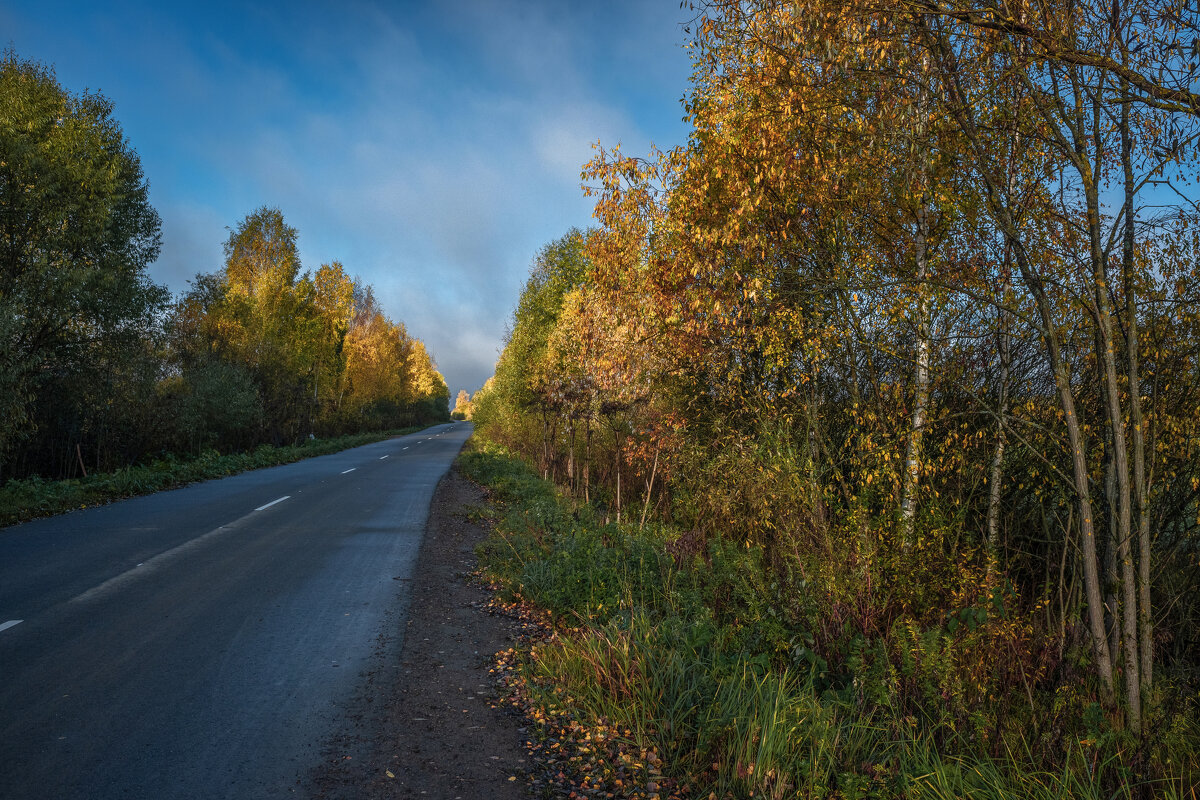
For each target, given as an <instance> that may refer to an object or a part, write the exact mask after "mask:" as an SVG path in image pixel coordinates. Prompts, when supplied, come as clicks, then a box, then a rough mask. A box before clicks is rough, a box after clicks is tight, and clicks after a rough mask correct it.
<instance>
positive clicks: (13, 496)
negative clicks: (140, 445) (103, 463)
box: [0, 427, 423, 525]
mask: <svg viewBox="0 0 1200 800" xmlns="http://www.w3.org/2000/svg"><path fill="white" fill-rule="evenodd" d="M419 430H423V428H421V427H414V428H404V429H402V430H394V431H384V432H379V433H362V434H354V435H351V436H338V437H334V438H329V439H309V440H306V441H303V442H301V443H300V444H296V445H287V446H284V447H271V446H269V445H262V446H261V447H258V448H256V449H254V450H250V451H247V452H245V453H231V454H229V455H221V454H220V453H218V452H216V451H215V450H209V451H206V452H204V453H201V454H200V455H199V456H198V457H196V458H188V459H183V458H177V457H175V456H167V457H166V458H163V459H159V460H156V461H153V462H151V463H149V464H145V465H135V466H132V467H127V468H125V469H121V470H117V471H116V472H105V473H96V474H94V475H89V476H88V477H86V478H81V479H70V480H62V481H47V480H43V479H41V478H36V477H35V478H24V479H21V480H11V481H8V482H7V483H5V484H4V485H3V486H0V525H11V524H14V523H17V522H23V521H25V520H29V519H34V518H36V517H45V516H50V515H52V514H61V513H63V512H66V511H72V510H74V509H79V508H87V507H88V506H94V505H101V504H103V503H110V502H112V501H114V500H119V499H122V498H126V497H136V496H138V495H143V494H152V493H154V492H160V491H162V490H164V489H173V488H176V487H179V486H184V485H187V484H189V483H195V482H196V481H205V480H211V479H213V478H224V477H227V476H229V475H236V474H237V473H239V472H245V471H247V470H252V469H261V468H263V467H273V466H277V465H279V464H290V463H292V462H293V461H299V460H301V459H304V458H312V457H313V456H323V455H327V454H329V453H336V452H338V451H340V450H346V449H348V448H351V447H358V446H360V445H364V444H370V443H371V442H378V441H380V440H382V439H386V438H388V437H389V436H402V435H405V434H408V433H414V432H416V431H419Z"/></svg>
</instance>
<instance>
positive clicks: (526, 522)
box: [460, 440, 1200, 798]
mask: <svg viewBox="0 0 1200 800" xmlns="http://www.w3.org/2000/svg"><path fill="white" fill-rule="evenodd" d="M460 465H461V468H462V469H463V471H464V472H465V473H466V474H467V475H468V476H469V477H471V478H472V479H474V480H476V481H478V482H480V483H482V484H484V485H486V486H488V487H490V489H491V490H492V496H493V500H494V502H493V504H492V505H491V506H490V508H489V510H488V511H486V512H484V513H485V514H488V515H490V516H491V518H492V522H493V523H494V530H493V533H492V535H491V537H490V538H489V539H488V541H487V542H486V543H485V544H484V545H483V546H481V548H480V556H481V565H482V568H483V570H484V573H485V576H486V577H487V578H488V579H489V580H491V581H493V582H494V583H495V584H497V585H498V586H499V587H500V591H501V594H502V596H503V597H505V599H509V600H515V601H521V602H524V603H528V604H532V605H534V606H536V607H538V608H540V609H544V610H546V611H548V612H549V613H550V616H551V618H552V619H554V620H555V623H554V627H555V632H554V633H553V635H551V636H549V637H548V638H547V639H546V640H544V641H541V642H535V643H529V644H528V645H527V646H524V647H522V648H519V651H518V652H516V653H515V654H511V656H510V658H511V660H512V661H513V662H515V664H514V665H513V667H512V668H513V673H512V675H513V684H512V689H513V695H514V698H515V702H517V703H518V704H519V705H520V706H522V707H523V709H524V711H525V713H527V714H528V715H529V716H530V717H531V718H532V719H535V720H538V721H540V722H541V725H540V727H539V731H540V733H539V735H540V736H541V737H542V742H541V743H540V744H538V745H535V750H537V751H538V752H540V753H541V754H542V755H543V757H542V767H541V770H540V772H539V773H537V774H538V775H540V776H541V777H540V778H539V779H538V782H542V783H546V782H549V783H558V784H560V785H567V786H568V791H570V790H574V791H576V792H577V795H572V796H595V797H614V796H615V797H639V798H650V797H659V798H668V797H671V798H674V797H679V798H684V797H687V798H692V797H696V798H708V797H714V798H727V797H729V798H748V797H755V798H758V797H764V798H794V797H798V798H964V797H970V798H1016V797H1020V798H1101V797H1104V798H1110V797H1130V798H1132V797H1141V796H1155V797H1168V798H1185V797H1187V798H1194V797H1196V791H1195V789H1193V788H1192V786H1193V781H1194V780H1196V779H1197V776H1198V775H1200V765H1198V764H1197V755H1196V753H1195V752H1192V753H1191V754H1190V755H1189V754H1188V753H1187V752H1183V753H1179V752H1175V753H1172V752H1162V753H1156V754H1154V756H1153V757H1154V758H1156V759H1159V761H1160V763H1163V762H1170V761H1172V759H1173V763H1169V764H1167V770H1166V771H1167V772H1168V773H1169V774H1171V775H1173V777H1168V778H1165V779H1163V778H1159V779H1158V780H1156V781H1154V782H1153V784H1145V783H1143V784H1142V785H1141V786H1140V787H1136V784H1137V783H1138V779H1137V777H1136V773H1135V771H1134V770H1132V769H1131V768H1130V766H1129V764H1130V763H1131V758H1130V753H1129V747H1128V742H1124V743H1122V742H1121V741H1120V740H1119V738H1116V737H1113V736H1112V735H1111V734H1106V733H1105V732H1104V731H1103V730H1097V731H1093V732H1090V733H1088V732H1084V733H1081V735H1080V736H1079V737H1078V743H1077V745H1075V746H1073V747H1071V748H1069V751H1068V752H1067V753H1066V754H1065V756H1064V757H1063V758H1061V759H1059V763H1055V764H1052V765H1047V764H1046V763H1045V761H1044V759H1039V758H1037V757H1035V756H1034V755H1033V753H1034V751H1035V750H1036V749H1037V743H1036V742H1030V741H1024V740H1021V739H1020V738H1018V739H1017V741H1016V745H1015V746H1013V744H1012V740H1011V739H1008V740H1006V741H1007V742H1008V744H1007V745H1006V747H1005V749H1004V751H1003V752H1001V753H1000V754H999V756H997V755H995V754H992V753H987V752H985V751H984V748H982V747H981V746H980V743H979V741H978V740H974V741H973V740H972V735H971V733H970V732H968V731H963V732H962V733H961V734H954V733H951V734H949V735H947V734H946V732H945V730H938V732H937V733H936V735H935V734H933V733H930V731H931V730H936V729H937V726H936V725H929V724H927V721H926V720H922V719H918V718H915V717H914V716H912V714H911V713H908V712H904V711H900V710H899V709H898V708H897V704H896V703H894V702H892V701H890V700H889V698H888V695H887V692H886V691H884V690H881V689H880V685H881V684H883V683H886V681H882V680H881V679H880V677H879V676H873V675H871V674H869V671H868V670H865V669H864V670H861V672H862V674H853V669H851V670H849V671H847V673H846V674H842V675H830V674H828V673H826V672H824V671H823V668H824V665H823V664H820V663H817V662H816V661H814V659H813V658H812V657H811V653H810V651H806V650H805V648H804V646H803V642H802V638H801V640H800V641H797V638H796V636H795V632H794V631H789V630H788V629H787V627H786V625H785V624H784V623H782V622H781V621H780V617H781V616H782V615H780V614H779V613H777V611H776V609H775V608H773V607H772V601H771V599H770V598H772V597H773V596H778V593H777V592H774V591H772V587H771V586H769V585H763V584H764V582H765V579H763V578H761V576H762V575H763V574H764V570H763V569H762V567H761V564H760V562H759V557H760V556H759V553H758V552H757V551H755V550H753V549H740V548H737V547H733V546H731V545H729V544H723V543H720V542H709V543H708V544H707V546H706V549H705V551H704V552H696V548H695V547H694V546H693V547H691V548H689V546H688V544H687V541H686V537H685V538H683V539H681V538H680V536H679V532H678V531H672V530H670V529H667V528H661V527H650V526H647V527H646V528H645V529H644V530H639V529H638V527H637V526H636V525H616V524H605V523H604V521H603V519H602V518H599V515H598V514H596V513H595V512H594V511H593V510H591V509H589V508H587V507H583V506H580V505H578V504H577V503H573V502H572V501H571V500H569V499H568V498H565V497H563V496H562V495H561V494H560V493H558V492H557V491H556V490H555V488H554V487H553V485H551V484H550V483H548V482H546V481H543V480H541V479H540V478H538V477H537V476H536V475H535V474H533V473H532V472H531V471H530V470H529V469H528V468H527V467H526V466H525V465H524V464H523V463H522V462H519V461H518V460H516V459H515V458H512V457H510V456H509V455H508V454H507V453H505V452H503V451H502V450H500V449H498V448H495V447H493V446H491V445H487V444H482V443H478V442H476V441H475V440H472V442H471V443H469V444H468V447H467V451H466V452H465V453H464V455H463V457H462V459H461V461H460ZM781 652H784V653H787V656H786V657H784V658H780V656H779V654H780V653H781ZM851 663H852V664H853V661H851ZM930 713H931V714H936V713H937V712H936V710H934V709H931V710H930ZM1193 733H1194V732H1193ZM1183 741H1191V738H1190V736H1189V737H1185V738H1184V739H1183ZM1159 771H1160V772H1161V770H1159ZM1114 787H1116V788H1115V789H1114ZM610 792H611V793H612V794H609V793H610Z"/></svg>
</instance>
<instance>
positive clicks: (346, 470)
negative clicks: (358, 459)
mask: <svg viewBox="0 0 1200 800" xmlns="http://www.w3.org/2000/svg"><path fill="white" fill-rule="evenodd" d="M356 469H358V467H351V468H350V469H344V470H342V474H343V475H345V474H346V473H347V472H354V470H356Z"/></svg>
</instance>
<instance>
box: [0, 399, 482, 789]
mask: <svg viewBox="0 0 1200 800" xmlns="http://www.w3.org/2000/svg"><path fill="white" fill-rule="evenodd" d="M470 431H471V426H470V424H469V423H451V424H448V425H441V426H438V427H435V428H430V429H428V430H426V431H422V432H421V433H417V434H413V435H410V436H405V437H401V438H396V439H390V440H387V441H384V442H379V443H376V444H371V445H366V446H365V447H358V448H355V449H353V450H346V451H343V452H341V453H335V454H333V455H328V456H321V457H318V458H312V459H307V460H304V461H300V462H297V463H295V464H288V465H285V466H280V467H272V468H270V469H263V470H256V471H254V472H247V473H243V474H241V475H236V476H234V477H231V478H226V479H223V480H217V481H208V482H206V483H201V484H196V485H193V486H189V487H185V488H183V489H177V490H174V491H169V492H160V493H158V494H155V495H149V496H147V497H140V498H135V499H132V500H127V501H123V502H120V503H114V504H112V505H108V506H103V507H100V508H93V509H87V510H81V511H77V512H73V513H70V514H65V515H62V516H58V517H53V518H49V519H43V520H35V521H33V522H29V523H26V524H23V525H17V526H13V527H10V528H5V529H0V798H6V800H18V799H19V798H89V799H91V798H97V799H100V798H129V799H130V800H134V799H136V798H148V799H150V798H153V799H154V800H160V799H161V800H167V799H168V798H205V799H206V800H207V799H208V798H275V797H296V796H302V794H303V788H304V782H305V779H306V776H307V775H308V774H309V772H310V771H311V770H312V768H313V767H314V766H316V765H317V764H318V763H319V762H320V761H321V759H323V758H327V757H328V754H326V753H324V752H323V749H324V746H325V744H326V742H328V740H329V739H330V737H331V735H332V734H333V733H335V732H336V731H337V730H339V729H340V728H343V727H344V726H345V725H346V720H345V719H344V717H345V714H344V713H343V712H344V711H345V709H346V708H347V707H348V705H349V703H350V700H351V697H352V696H353V695H354V694H355V692H356V690H361V687H362V686H363V685H364V681H365V679H366V675H367V673H368V671H369V670H371V669H373V668H377V667H378V666H379V664H380V663H381V661H382V662H386V660H387V659H389V658H394V657H395V656H396V654H397V653H398V652H399V648H400V646H401V645H402V643H403V642H402V641H401V633H402V631H403V628H404V624H403V620H404V615H405V613H406V609H407V605H408V599H409V592H408V586H409V585H410V581H411V578H412V576H413V569H414V568H415V565H416V561H417V554H418V552H419V550H420V545H421V537H422V534H423V531H424V526H425V520H426V516H427V514H428V511H429V503H430V499H431V497H432V495H433V491H434V488H435V487H436V485H437V483H438V480H439V479H440V478H441V477H442V475H444V474H445V473H446V471H447V469H448V468H449V466H450V463H451V462H452V461H453V459H454V457H455V455H456V454H457V453H458V451H459V449H460V448H461V447H462V444H463V442H464V441H465V440H466V438H467V436H469V435H470Z"/></svg>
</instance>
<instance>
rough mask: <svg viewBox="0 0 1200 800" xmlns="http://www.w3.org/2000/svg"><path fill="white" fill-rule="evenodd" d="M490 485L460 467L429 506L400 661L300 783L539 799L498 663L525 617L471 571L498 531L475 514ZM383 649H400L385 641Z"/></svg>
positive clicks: (365, 794)
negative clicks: (494, 600)
mask: <svg viewBox="0 0 1200 800" xmlns="http://www.w3.org/2000/svg"><path fill="white" fill-rule="evenodd" d="M483 502H484V494H483V491H482V490H481V489H480V488H479V487H477V486H476V485H475V484H473V483H471V482H470V481H468V480H467V479H466V478H464V477H462V476H461V475H460V474H459V473H458V471H457V469H454V468H452V469H451V471H450V472H449V473H448V474H447V475H446V477H445V478H443V479H442V481H441V483H439V484H438V487H437V491H436V492H435V494H434V498H433V504H432V506H431V508H430V513H429V522H428V525H427V527H426V530H425V541H424V543H423V545H422V548H421V555H420V563H419V566H418V568H417V572H416V574H417V577H416V578H415V579H414V585H413V587H412V601H411V607H410V609H409V622H408V624H407V626H406V629H405V632H404V644H403V647H402V650H401V653H400V657H399V661H398V662H395V663H387V662H389V661H390V662H394V660H395V657H394V655H393V656H392V657H391V658H390V659H383V663H382V665H381V666H380V668H378V669H376V670H374V671H372V672H371V673H370V674H369V675H368V676H367V682H366V685H365V686H364V688H363V690H362V691H361V692H360V696H359V697H358V698H356V699H355V701H354V703H353V704H352V706H351V707H350V708H348V709H347V713H348V716H349V718H350V725H349V726H348V727H347V729H346V730H345V731H344V732H343V733H342V734H341V735H339V736H338V737H337V738H336V739H335V740H334V741H333V742H331V743H330V745H329V746H328V747H327V748H326V753H325V760H324V763H323V765H322V766H321V767H320V768H319V769H318V770H317V771H316V772H315V773H314V774H313V776H312V778H311V783H310V786H309V787H308V788H307V789H306V790H303V791H302V792H301V794H302V795H306V796H308V797H312V798H320V800H343V799H344V800H351V799H353V800H384V799H385V798H386V799H387V800H392V799H393V798H429V800H441V799H442V798H445V800H474V799H475V798H487V799H488V800H517V799H518V798H526V797H528V796H529V795H528V793H527V791H528V790H527V788H526V787H527V786H528V782H527V780H526V777H525V775H526V772H527V770H528V768H529V765H528V763H527V756H526V753H527V750H526V738H525V735H524V732H523V727H522V726H523V724H524V722H523V721H522V719H521V718H520V717H518V716H517V715H516V714H515V713H514V712H512V711H511V710H508V709H507V707H500V708H496V707H493V706H494V705H495V704H496V700H497V695H498V691H499V687H498V685H497V682H496V678H495V676H494V675H493V674H492V673H491V672H490V670H491V668H492V666H493V664H494V661H495V659H494V656H495V654H496V653H497V652H499V651H501V650H505V649H506V648H508V647H509V646H510V644H511V642H512V640H513V639H514V638H515V636H516V635H517V633H518V632H519V631H520V629H521V623H520V622H518V621H516V620H514V619H512V618H509V617H505V616H501V615H498V614H495V613H492V612H491V611H489V609H488V607H487V600H488V598H489V594H488V592H487V591H486V590H484V589H482V588H480V587H478V586H477V585H475V584H474V583H472V582H471V581H470V579H469V576H470V573H471V572H472V571H473V570H474V569H475V564H476V562H475V545H476V544H477V543H479V542H480V541H481V540H482V539H483V538H484V537H485V536H486V535H487V532H486V531H485V530H484V529H483V528H481V527H480V526H479V525H476V524H474V523H472V522H470V521H468V519H467V518H466V513H467V511H468V510H469V509H470V508H471V507H472V506H478V505H482V504H483ZM380 648H381V649H382V650H383V651H384V652H386V651H387V650H389V649H390V650H392V651H394V650H395V645H394V644H393V645H392V646H391V647H390V648H389V647H388V643H387V642H381V643H380Z"/></svg>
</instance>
